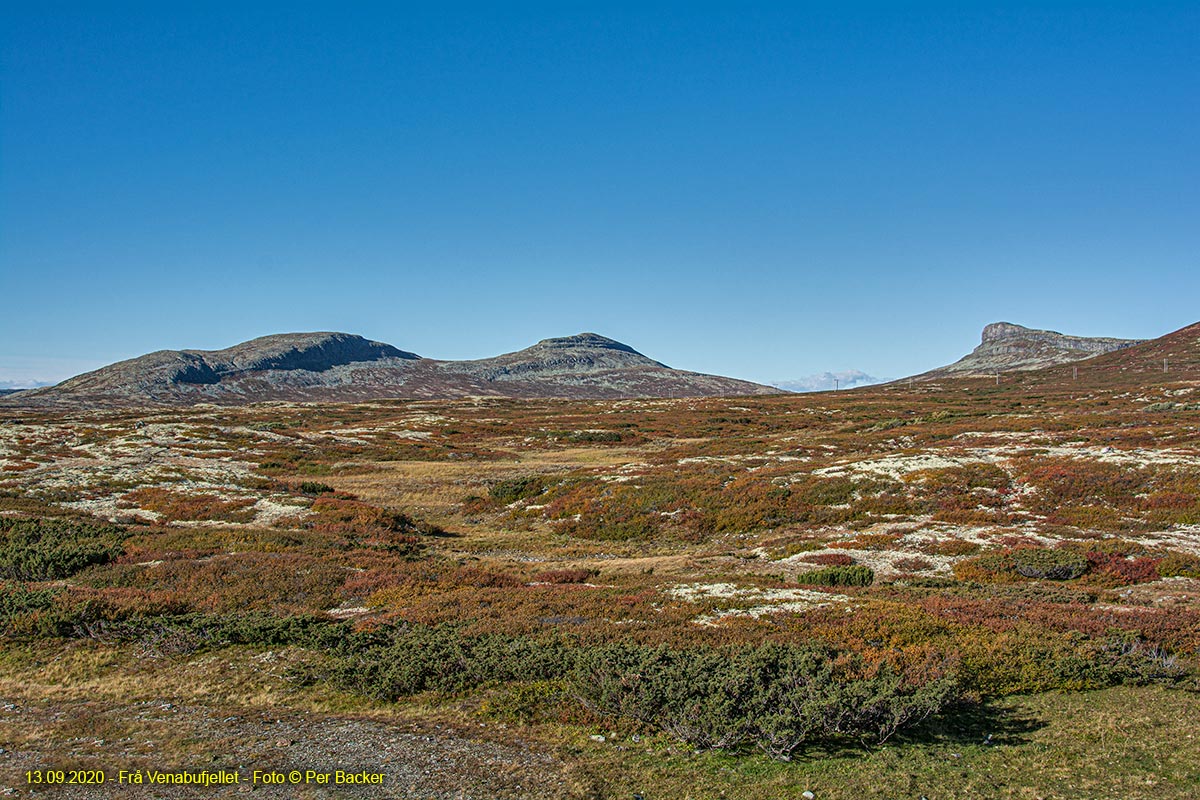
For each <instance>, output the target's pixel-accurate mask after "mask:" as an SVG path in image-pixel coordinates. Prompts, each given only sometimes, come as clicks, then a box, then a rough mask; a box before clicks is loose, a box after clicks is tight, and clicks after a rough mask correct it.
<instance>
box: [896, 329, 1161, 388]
mask: <svg viewBox="0 0 1200 800" xmlns="http://www.w3.org/2000/svg"><path fill="white" fill-rule="evenodd" d="M981 340H982V341H981V342H980V344H979V346H978V347H976V348H975V349H974V350H972V351H971V352H970V353H969V354H967V355H966V356H964V357H963V358H960V359H959V360H958V361H955V362H954V363H953V364H950V365H948V366H945V367H939V368H938V369H935V370H930V371H929V372H926V373H923V374H922V375H918V376H916V377H918V378H946V377H970V376H979V375H993V374H995V373H997V372H1011V371H1014V370H1035V369H1041V368H1043V367H1053V366H1057V365H1059V364H1069V363H1071V362H1072V361H1081V360H1082V359H1085V358H1091V357H1093V356H1097V355H1101V354H1103V353H1111V352H1113V351H1114V350H1121V349H1122V348H1126V347H1129V346H1131V345H1135V344H1139V343H1140V342H1141V341H1142V340H1140V339H1112V338H1108V337H1088V336H1068V335H1066V334H1062V333H1059V332H1057V331H1042V330H1035V329H1033V328H1026V327H1023V326H1021V325H1014V324H1012V323H1011V322H993V323H992V324H990V325H988V326H987V327H985V328H984V329H983V335H982V337H981Z"/></svg>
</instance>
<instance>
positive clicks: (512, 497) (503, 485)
mask: <svg viewBox="0 0 1200 800" xmlns="http://www.w3.org/2000/svg"><path fill="white" fill-rule="evenodd" d="M545 489H546V479H545V478H543V477H542V476H541V475H526V476H524V477H522V478H510V479H508V480H503V481H498V482H496V483H493V484H492V486H491V488H490V489H488V496H489V497H490V498H491V499H492V500H494V501H496V502H497V503H500V504H502V505H508V504H509V503H515V502H516V501H518V500H525V499H528V498H530V497H535V496H537V495H539V494H541V493H542V492H543V491H545Z"/></svg>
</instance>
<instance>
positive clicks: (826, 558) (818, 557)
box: [800, 553, 854, 567]
mask: <svg viewBox="0 0 1200 800" xmlns="http://www.w3.org/2000/svg"><path fill="white" fill-rule="evenodd" d="M800 560H801V561H803V562H804V563H805V564H820V565H821V566H824V567H848V566H850V565H851V564H853V563H854V558H853V557H852V556H848V555H846V554H845V553H813V554H812V555H809V556H802V557H801V558H800Z"/></svg>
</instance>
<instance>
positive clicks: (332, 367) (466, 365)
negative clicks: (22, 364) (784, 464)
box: [3, 332, 777, 406]
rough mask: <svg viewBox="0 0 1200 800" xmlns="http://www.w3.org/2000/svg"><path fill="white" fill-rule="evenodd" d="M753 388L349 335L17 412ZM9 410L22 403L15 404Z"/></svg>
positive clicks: (167, 357)
mask: <svg viewBox="0 0 1200 800" xmlns="http://www.w3.org/2000/svg"><path fill="white" fill-rule="evenodd" d="M776 391H777V390H775V389H773V388H771V387H768V386H762V385H760V384H756V383H750V382H748V381H740V380H736V379H734V378H724V377H720V376H716V375H703V374H700V373H695V372H687V371H684V370H677V369H672V368H670V367H668V366H666V365H665V364H661V363H659V362H658V361H654V360H653V359H651V358H648V357H647V356H644V355H642V354H641V353H639V352H637V351H636V350H634V349H633V348H632V347H629V346H628V345H625V344H622V343H620V342H617V341H615V340H613V339H609V338H606V337H604V336H600V335H598V334H594V333H583V334H579V335H576V336H567V337H563V338H558V339H546V340H543V341H541V342H538V343H537V344H535V345H533V346H532V347H529V348H526V349H525V350H521V351H518V352H515V353H506V354H504V355H500V356H495V357H493V358H485V359H480V360H476V361H441V360H436V359H430V358H422V357H421V356H418V355H416V354H415V353H409V352H406V351H403V350H399V349H397V348H395V347H392V346H391V345H388V344H383V343H381V342H372V341H368V340H367V339H364V338H363V337H361V336H355V335H353V334H346V333H328V332H322V333H291V334H280V335H276V336H265V337H262V338H260V339H253V340H251V341H249V342H243V343H241V344H238V345H234V346H233V347H229V348H226V349H224V350H207V351H206V350H160V351H157V352H154V353H149V354H147V355H144V356H140V357H138V358H133V359H129V360H127V361H121V362H118V363H116V364H112V365H109V366H107V367H102V368H101V369H98V370H95V371H93V372H88V373H85V374H83V375H79V376H76V377H74V378H71V379H69V380H66V381H64V382H62V383H60V384H58V385H57V386H52V387H46V388H43V389H36V390H32V391H27V392H22V393H21V394H20V395H19V403H20V404H22V405H31V404H37V405H93V404H94V405H119V406H127V405H137V404H140V403H157V404H167V405H177V404H190V403H200V402H210V403H245V402H255V401H260V400H291V401H355V400H372V399H382V398H405V397H414V398H454V397H466V396H474V395H485V396H498V397H569V398H577V399H589V398H596V399H603V398H621V397H672V396H673V397H690V396H709V395H722V394H729V395H742V394H768V393H774V392H776ZM3 402H6V403H8V404H15V403H17V402H18V398H16V397H14V398H10V399H8V400H6V401H3Z"/></svg>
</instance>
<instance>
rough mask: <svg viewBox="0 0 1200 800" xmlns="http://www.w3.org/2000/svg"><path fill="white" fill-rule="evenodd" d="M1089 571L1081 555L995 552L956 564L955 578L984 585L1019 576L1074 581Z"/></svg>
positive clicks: (1020, 550)
mask: <svg viewBox="0 0 1200 800" xmlns="http://www.w3.org/2000/svg"><path fill="white" fill-rule="evenodd" d="M1087 570H1088V561H1087V558H1086V557H1085V556H1083V555H1082V554H1080V553H1076V552H1071V551H1067V550H1051V549H1049V548H1044V547H1020V548H1017V549H1014V550H993V551H991V552H988V553H984V554H982V555H979V556H976V557H975V558H969V559H966V560H963V561H959V562H958V563H957V564H955V565H954V575H955V577H956V578H958V579H959V580H962V581H976V582H981V583H986V582H991V581H1011V580H1015V579H1017V578H1019V577H1025V578H1035V579H1044V580H1055V581H1063V580H1072V579H1074V578H1078V577H1079V576H1081V575H1083V574H1084V573H1085V572H1087Z"/></svg>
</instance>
